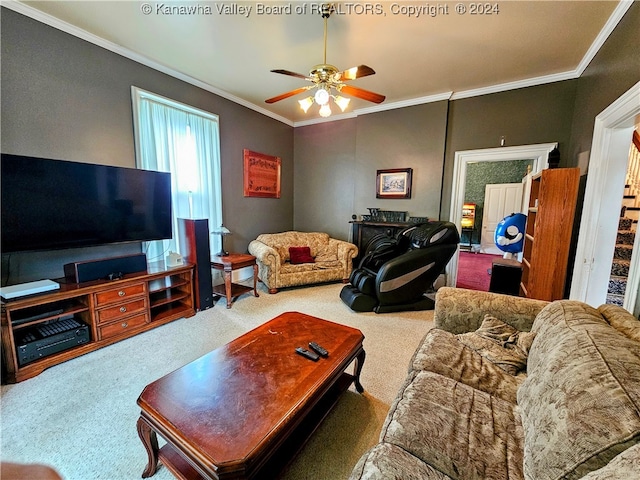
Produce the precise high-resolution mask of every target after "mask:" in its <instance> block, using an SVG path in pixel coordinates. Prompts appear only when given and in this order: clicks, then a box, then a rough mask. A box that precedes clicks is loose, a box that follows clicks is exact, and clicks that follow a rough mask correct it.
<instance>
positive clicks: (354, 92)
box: [265, 3, 385, 117]
mask: <svg viewBox="0 0 640 480" xmlns="http://www.w3.org/2000/svg"><path fill="white" fill-rule="evenodd" d="M334 11H335V6H334V5H333V4H330V3H325V4H323V5H322V7H321V14H322V18H323V19H324V57H323V63H321V64H320V65H316V66H315V67H313V68H312V69H311V71H310V72H309V75H303V74H301V73H295V72H291V71H289V70H282V69H277V70H271V71H272V72H273V73H279V74H282V75H289V76H291V77H296V78H302V79H304V80H307V81H309V82H311V83H312V85H307V86H304V87H300V88H296V89H295V90H291V91H290V92H286V93H283V94H281V95H277V96H275V97H273V98H269V99H267V100H265V102H266V103H275V102H279V101H280V100H284V99H285V98H289V97H292V96H294V95H298V94H299V93H302V92H306V91H308V90H311V89H313V88H315V89H316V93H315V95H314V96H310V97H306V98H304V99H303V100H299V101H298V103H299V104H300V107H301V108H302V109H303V110H304V112H305V113H306V112H307V110H309V107H311V105H313V102H314V101H315V103H317V104H318V105H320V116H322V117H328V116H329V115H331V107H330V106H329V100H330V99H331V98H333V101H334V102H335V103H336V105H338V106H339V107H340V109H341V110H342V111H343V112H344V111H345V109H346V108H347V106H348V105H349V101H350V99H349V98H345V97H343V96H340V95H334V94H333V93H332V89H333V90H335V91H336V92H338V93H344V94H347V95H351V96H353V97H357V98H361V99H363V100H367V101H369V102H373V103H382V102H383V101H384V99H385V96H384V95H380V94H379V93H374V92H370V91H368V90H364V89H362V88H358V87H354V86H352V85H348V84H346V83H344V82H345V81H346V80H355V79H357V78H361V77H366V76H368V75H373V74H375V73H376V72H375V71H374V70H373V68H371V67H368V66H366V65H359V66H357V67H352V68H349V69H347V70H343V71H339V70H338V69H337V68H336V67H335V66H333V65H329V64H327V19H328V18H329V17H330V16H331V13H332V12H334Z"/></svg>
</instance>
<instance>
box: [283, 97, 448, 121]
mask: <svg viewBox="0 0 640 480" xmlns="http://www.w3.org/2000/svg"><path fill="white" fill-rule="evenodd" d="M452 94H453V92H445V93H439V94H437V95H429V96H428V97H419V98H412V99H409V100H402V101H399V102H393V103H385V104H379V105H374V106H372V107H365V108H359V109H357V110H354V111H353V112H349V113H342V114H338V115H331V116H330V117H328V118H322V117H320V118H311V119H309V120H302V121H300V122H295V123H294V124H293V126H294V127H306V126H307V125H315V124H317V123H326V122H333V121H336V120H344V119H347V118H355V117H359V116H360V115H367V114H368V113H376V112H384V111H387V110H395V109H397V108H404V107H412V106H414V105H424V104H425V103H434V102H440V101H442V100H449V99H450V98H451V95H452Z"/></svg>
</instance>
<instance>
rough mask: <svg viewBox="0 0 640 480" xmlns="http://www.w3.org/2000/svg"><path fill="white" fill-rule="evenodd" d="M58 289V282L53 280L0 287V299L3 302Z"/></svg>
mask: <svg viewBox="0 0 640 480" xmlns="http://www.w3.org/2000/svg"><path fill="white" fill-rule="evenodd" d="M59 288H60V284H59V283H58V282H54V281H53V280H38V281H35V282H27V283H19V284H16V285H9V286H6V287H0V297H2V298H4V299H5V300H11V299H12V298H18V297H25V296H27V295H34V294H36V293H44V292H49V291H51V290H57V289H59Z"/></svg>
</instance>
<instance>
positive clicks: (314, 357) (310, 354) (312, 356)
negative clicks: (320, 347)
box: [296, 347, 320, 362]
mask: <svg viewBox="0 0 640 480" xmlns="http://www.w3.org/2000/svg"><path fill="white" fill-rule="evenodd" d="M296 353H298V354H300V355H302V356H303V357H307V358H308V359H309V360H313V361H314V362H317V361H318V359H319V358H320V357H319V356H318V355H317V354H315V353H313V352H310V351H309V350H307V349H305V348H302V347H298V348H296Z"/></svg>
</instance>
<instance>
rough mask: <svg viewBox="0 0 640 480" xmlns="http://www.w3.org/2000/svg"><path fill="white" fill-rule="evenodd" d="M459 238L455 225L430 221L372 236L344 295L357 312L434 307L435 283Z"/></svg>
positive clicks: (350, 306) (345, 300) (428, 308)
mask: <svg viewBox="0 0 640 480" xmlns="http://www.w3.org/2000/svg"><path fill="white" fill-rule="evenodd" d="M458 243H460V236H459V235H458V230H457V229H456V227H455V225H454V224H453V223H450V222H439V221H438V222H428V223H423V224H420V225H415V226H411V227H407V228H405V229H404V230H401V231H400V232H398V234H397V235H396V236H395V237H389V236H387V235H377V236H375V237H374V238H372V239H371V241H370V242H369V244H368V245H367V248H366V250H365V254H364V257H363V258H362V260H361V261H360V265H359V267H358V268H356V269H354V270H353V272H352V273H351V276H350V277H349V282H350V284H349V285H345V286H344V288H343V289H342V291H341V292H340V298H341V299H342V301H343V302H344V303H346V304H347V305H348V306H349V308H351V309H352V310H354V311H356V312H371V311H374V312H376V313H387V312H401V311H407V310H431V309H433V307H434V301H433V299H431V298H429V297H428V296H426V295H425V293H426V292H427V291H428V290H430V289H432V288H433V283H434V282H435V281H436V279H437V278H438V276H439V275H440V273H442V271H443V270H444V267H445V266H446V265H447V263H448V262H449V260H450V259H451V257H452V256H453V254H454V253H455V251H456V248H457V245H458Z"/></svg>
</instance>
